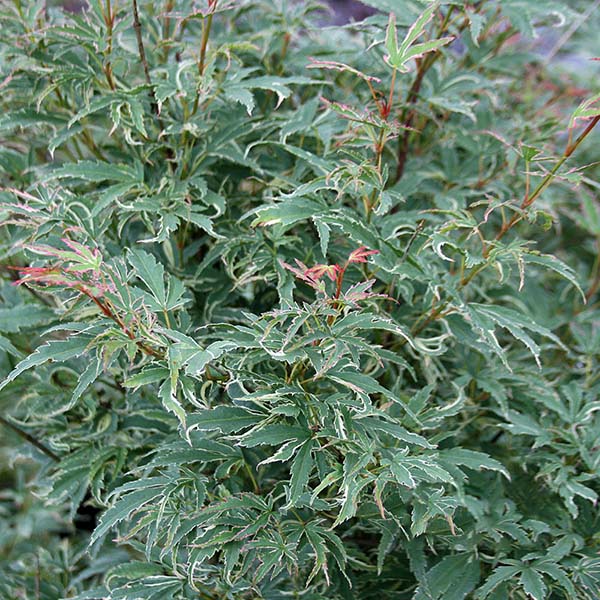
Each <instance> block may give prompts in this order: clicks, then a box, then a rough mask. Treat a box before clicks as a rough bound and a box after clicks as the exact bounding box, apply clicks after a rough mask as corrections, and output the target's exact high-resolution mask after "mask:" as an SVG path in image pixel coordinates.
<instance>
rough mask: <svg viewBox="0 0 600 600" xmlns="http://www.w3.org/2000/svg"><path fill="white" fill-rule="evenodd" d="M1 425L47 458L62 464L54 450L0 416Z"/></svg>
mask: <svg viewBox="0 0 600 600" xmlns="http://www.w3.org/2000/svg"><path fill="white" fill-rule="evenodd" d="M0 423H1V424H2V425H4V426H5V427H7V428H8V429H11V430H12V431H14V432H15V433H16V434H17V435H18V436H19V437H22V438H23V439H24V440H26V441H28V442H29V443H30V444H32V445H33V446H35V447H36V448H37V449H38V450H40V451H41V452H43V453H44V454H45V455H46V456H48V457H49V458H51V459H52V460H53V461H54V462H60V457H59V456H58V455H57V454H54V452H52V450H50V448H48V446H46V445H45V444H42V442H40V441H39V440H37V439H36V438H34V437H33V436H32V435H30V434H29V433H27V432H26V431H23V430H22V429H21V428H20V427H17V425H15V424H14V423H11V422H10V421H8V420H7V419H5V418H4V417H3V416H0Z"/></svg>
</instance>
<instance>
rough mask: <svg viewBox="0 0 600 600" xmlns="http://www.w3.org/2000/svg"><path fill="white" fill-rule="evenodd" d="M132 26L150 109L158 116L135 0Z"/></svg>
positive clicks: (134, 1)
mask: <svg viewBox="0 0 600 600" xmlns="http://www.w3.org/2000/svg"><path fill="white" fill-rule="evenodd" d="M133 28H134V29H135V38H136V40H137V47H138V53H139V55H140V62H141V63H142V66H143V68H144V76H145V78H146V83H147V84H148V85H149V86H150V99H151V100H152V110H153V111H154V113H156V116H158V114H159V111H158V102H157V101H156V94H155V93H154V88H153V87H152V79H151V78H150V69H149V68H148V60H147V59H146V51H145V50H144V40H143V38H142V24H141V22H140V15H139V12H138V4H137V0H133ZM159 125H160V129H161V130H163V129H164V127H163V126H162V123H161V121H160V118H159Z"/></svg>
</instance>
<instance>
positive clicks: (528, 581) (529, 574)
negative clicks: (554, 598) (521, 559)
mask: <svg viewBox="0 0 600 600" xmlns="http://www.w3.org/2000/svg"><path fill="white" fill-rule="evenodd" d="M519 582H520V584H521V585H522V586H523V590H524V591H525V593H526V594H527V595H528V596H530V597H531V598H533V600H544V599H545V598H546V597H547V596H546V591H547V589H548V588H547V587H546V584H545V583H544V578H543V577H542V576H541V575H540V574H539V573H538V572H537V571H536V570H535V569H532V568H525V569H523V571H522V572H521V577H520V578H519Z"/></svg>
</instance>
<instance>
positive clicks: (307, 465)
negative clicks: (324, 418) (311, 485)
mask: <svg viewBox="0 0 600 600" xmlns="http://www.w3.org/2000/svg"><path fill="white" fill-rule="evenodd" d="M312 449H313V442H312V440H307V441H306V442H304V443H303V444H302V446H300V449H299V450H298V452H297V454H296V457H295V458H294V460H293V462H292V465H291V467H290V486H289V489H288V494H287V506H288V507H291V506H295V505H296V503H297V502H298V500H299V499H300V496H301V495H302V494H303V493H304V490H305V489H306V486H307V485H308V480H309V478H310V474H311V471H312V470H313V466H314V461H313V458H312Z"/></svg>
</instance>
